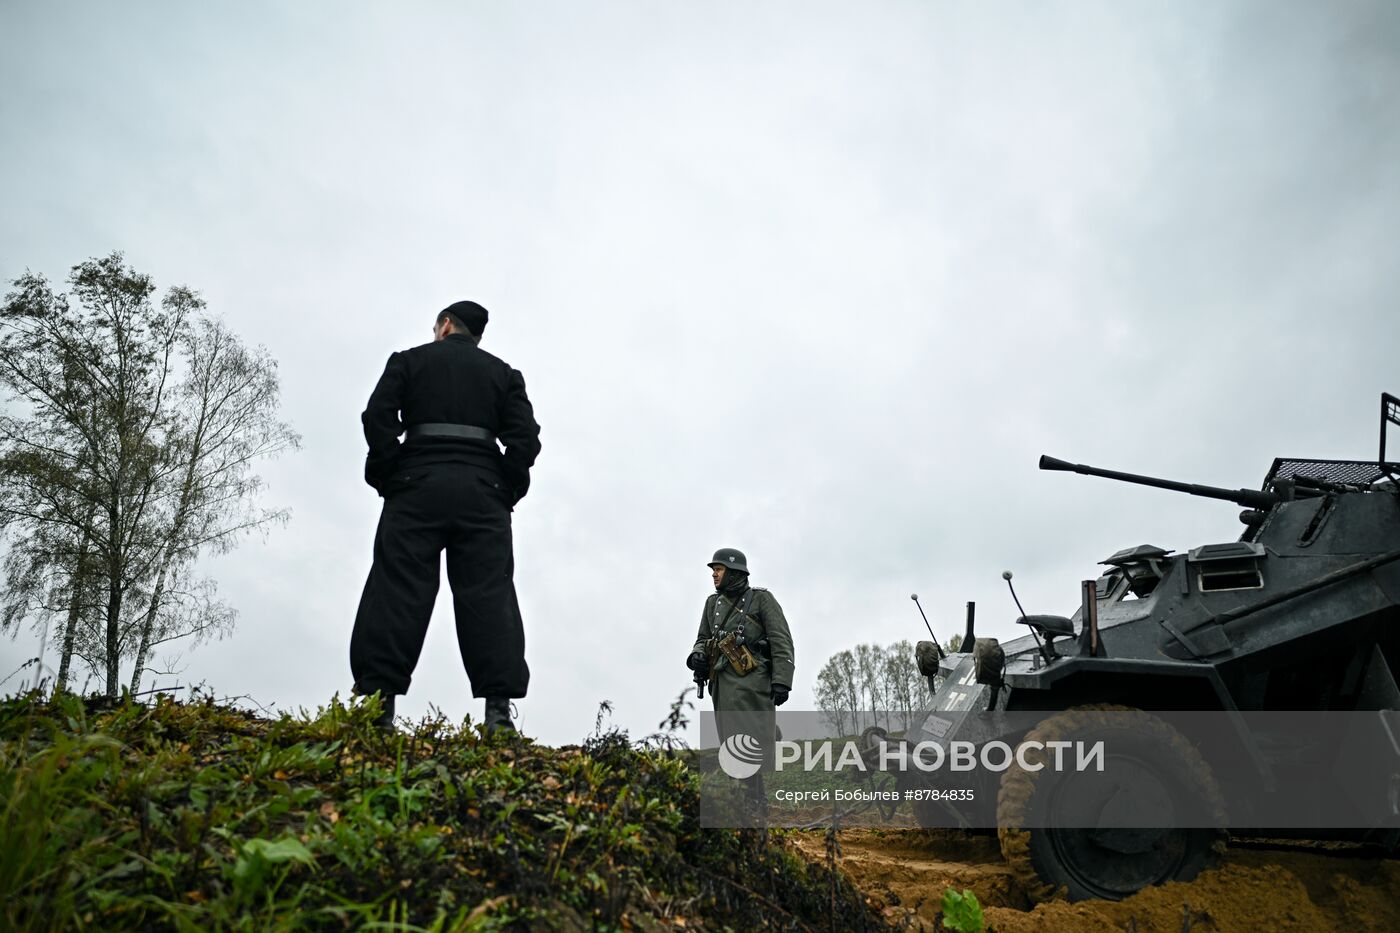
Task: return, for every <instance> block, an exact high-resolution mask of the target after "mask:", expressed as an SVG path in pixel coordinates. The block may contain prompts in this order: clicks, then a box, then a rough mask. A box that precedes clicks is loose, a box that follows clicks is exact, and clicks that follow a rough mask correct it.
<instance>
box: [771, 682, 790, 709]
mask: <svg viewBox="0 0 1400 933" xmlns="http://www.w3.org/2000/svg"><path fill="white" fill-rule="evenodd" d="M772 692H773V705H774V706H782V705H783V704H784V703H786V702H787V698H788V694H789V693H791V692H792V688H791V687H788V686H787V685H786V684H774V685H773V687H772Z"/></svg>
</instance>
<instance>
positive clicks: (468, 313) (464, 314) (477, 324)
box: [438, 301, 489, 337]
mask: <svg viewBox="0 0 1400 933" xmlns="http://www.w3.org/2000/svg"><path fill="white" fill-rule="evenodd" d="M444 314H450V315H452V316H453V317H455V318H456V319H457V320H459V321H461V322H462V323H463V324H465V325H466V326H467V330H469V331H471V332H472V335H473V336H475V337H480V336H481V335H482V333H483V332H485V330H486V319H487V318H488V317H489V315H488V314H487V313H486V309H485V308H483V307H482V306H481V305H479V304H477V303H476V302H475V301H454V302H453V303H452V304H450V305H448V306H447V307H445V308H443V309H442V311H440V312H439V313H438V317H439V319H440V318H441V317H442V315H444Z"/></svg>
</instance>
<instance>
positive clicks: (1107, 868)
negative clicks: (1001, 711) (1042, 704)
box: [997, 705, 1225, 901]
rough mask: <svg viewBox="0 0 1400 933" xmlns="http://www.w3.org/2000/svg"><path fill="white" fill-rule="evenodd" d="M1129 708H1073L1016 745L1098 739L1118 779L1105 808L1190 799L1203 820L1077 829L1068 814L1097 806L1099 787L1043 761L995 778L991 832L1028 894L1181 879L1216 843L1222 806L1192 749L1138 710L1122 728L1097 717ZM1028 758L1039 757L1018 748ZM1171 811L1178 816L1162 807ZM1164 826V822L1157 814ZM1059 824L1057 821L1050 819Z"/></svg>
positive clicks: (1220, 843) (1112, 895)
mask: <svg viewBox="0 0 1400 933" xmlns="http://www.w3.org/2000/svg"><path fill="white" fill-rule="evenodd" d="M1109 711H1117V712H1137V713H1140V711H1138V710H1132V709H1130V708H1129V707H1125V706H1110V705H1094V706H1080V707H1075V708H1074V709H1070V710H1066V711H1064V712H1062V713H1056V714H1054V715H1053V716H1050V717H1049V718H1047V719H1046V720H1045V721H1044V722H1042V723H1041V724H1040V725H1039V726H1037V727H1035V728H1034V729H1032V730H1031V731H1030V732H1028V733H1027V734H1026V736H1025V738H1024V739H1022V743H1023V744H1024V743H1028V742H1039V743H1041V747H1042V748H1043V747H1045V744H1044V743H1047V742H1051V741H1058V740H1064V741H1070V742H1075V741H1086V742H1094V741H1098V740H1101V739H1102V740H1104V743H1105V758H1106V761H1107V767H1108V768H1109V769H1110V770H1111V772H1112V773H1114V774H1117V775H1121V776H1126V779H1125V780H1121V781H1119V782H1117V783H1116V785H1115V786H1116V787H1117V788H1118V791H1117V792H1116V793H1115V799H1114V800H1113V802H1112V804H1111V806H1115V807H1119V808H1121V809H1120V811H1119V812H1128V813H1131V812H1136V811H1135V810H1134V809H1133V808H1134V807H1136V806H1139V805H1141V806H1143V807H1144V808H1145V807H1147V806H1149V805H1150V806H1152V807H1153V808H1154V809H1156V811H1157V812H1159V813H1161V812H1167V813H1169V814H1171V813H1172V804H1171V801H1173V800H1175V801H1190V806H1191V808H1192V810H1193V812H1194V813H1196V814H1205V815H1207V816H1208V819H1207V820H1205V821H1204V822H1208V823H1210V824H1212V825H1210V826H1205V827H1201V826H1200V825H1199V823H1200V822H1202V821H1200V820H1195V821H1190V820H1187V821H1183V822H1186V823H1188V824H1189V823H1191V822H1196V823H1197V824H1198V825H1195V826H1191V825H1187V826H1186V827H1185V828H1174V829H1173V828H1165V829H1164V828H1145V829H1121V828H1115V827H1112V826H1108V827H1099V828H1087V829H1086V828H1078V827H1076V826H1075V825H1074V824H1075V823H1076V822H1078V823H1081V824H1082V823H1083V822H1084V821H1083V819H1076V818H1075V817H1074V814H1076V813H1078V814H1083V813H1085V812H1095V808H1096V807H1100V806H1102V802H1101V797H1100V798H1095V799H1089V797H1088V796H1087V795H1102V793H1103V785H1102V784H1099V785H1097V787H1096V788H1089V782H1087V781H1085V780H1083V779H1082V778H1081V779H1080V780H1078V781H1076V776H1077V775H1076V773H1075V772H1074V771H1072V770H1071V771H1056V770H1054V769H1052V768H1049V767H1043V768H1041V769H1040V770H1038V771H1037V770H1023V769H1021V768H1020V767H1019V766H1018V765H1017V764H1015V763H1013V764H1012V766H1011V767H1010V768H1009V769H1007V771H1006V772H1005V773H1004V774H1003V775H1002V778H1001V787H1000V790H999V792H998V794H997V824H998V830H997V835H998V837H999V838H1000V842H1001V852H1002V856H1003V857H1004V858H1005V859H1006V861H1007V864H1008V865H1009V867H1010V868H1011V869H1012V872H1013V873H1014V874H1015V876H1016V878H1017V880H1018V881H1019V882H1020V884H1021V886H1022V888H1023V889H1024V890H1025V892H1026V894H1027V895H1028V896H1029V897H1030V898H1031V899H1032V900H1033V901H1040V900H1045V899H1047V898H1050V897H1053V896H1055V895H1056V894H1057V893H1060V892H1063V893H1064V894H1065V895H1066V896H1068V897H1069V899H1070V900H1072V901H1077V900H1084V899H1086V898H1104V899H1107V900H1120V899H1122V898H1124V897H1127V896H1129V895H1130V894H1133V893H1134V892H1136V891H1139V890H1141V889H1142V888H1144V887H1147V886H1148V885H1152V884H1162V883H1164V882H1167V881H1189V880H1190V879H1192V878H1194V877H1196V875H1197V874H1199V873H1200V872H1201V870H1202V869H1204V868H1206V867H1207V866H1208V865H1209V864H1211V862H1212V861H1214V859H1215V858H1217V857H1218V856H1219V855H1220V854H1221V853H1222V852H1223V851H1224V847H1225V832H1224V830H1223V829H1220V828H1215V827H1223V826H1224V825H1225V822H1224V820H1225V807H1224V802H1223V799H1222V797H1221V793H1220V787H1219V785H1218V784H1217V783H1216V780H1215V778H1214V776H1213V775H1212V773H1211V770H1210V766H1209V765H1208V764H1206V762H1205V759H1203V758H1202V757H1201V755H1200V753H1199V752H1198V751H1197V750H1196V748H1195V746H1193V745H1192V744H1191V743H1190V742H1189V741H1187V740H1186V738H1185V737H1184V736H1182V735H1181V733H1179V732H1178V731H1177V730H1176V729H1174V728H1172V727H1171V726H1170V725H1168V724H1167V723H1166V722H1164V721H1162V720H1161V719H1158V718H1157V717H1155V716H1148V715H1146V714H1141V713H1140V715H1139V716H1138V717H1134V719H1133V722H1132V723H1131V725H1129V724H1121V725H1114V724H1111V723H1105V721H1104V717H1103V716H1102V715H1097V714H1102V713H1103V712H1109ZM1025 757H1026V760H1027V762H1028V763H1030V764H1035V763H1037V762H1042V763H1043V762H1044V761H1045V760H1046V758H1047V756H1046V755H1045V754H1044V753H1043V752H1041V751H1040V749H1038V748H1037V747H1035V746H1032V748H1029V749H1027V750H1026V756H1025ZM1172 815H1178V814H1172ZM1164 822H1166V823H1168V825H1170V822H1171V821H1170V820H1166V821H1164ZM1057 823H1058V824H1063V825H1061V826H1057V825H1056V824H1057Z"/></svg>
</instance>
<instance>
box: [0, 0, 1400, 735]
mask: <svg viewBox="0 0 1400 933" xmlns="http://www.w3.org/2000/svg"><path fill="white" fill-rule="evenodd" d="M1398 102H1400V6H1397V5H1395V4H1394V3H1388V2H1378V3H1328V4H1322V3H1312V2H1280V0H1268V2H1260V3H1240V2H1179V3H1173V4H1163V3H1127V2H1106V3H1085V2H1075V3H1068V2H1062V3H1044V2H1036V3H1024V4H1021V3H971V2H968V3H930V2H914V3H854V2H846V3H814V2H806V0H804V2H800V3H799V2H792V3H778V2H766V3H747V2H735V3H719V2H705V3H679V2H670V3H658V2H635V3H588V4H579V3H545V2H532V3H512V4H502V3H456V2H454V3H446V2H443V3H435V4H429V3H416V4H413V3H396V4H382V3H379V4H371V3H340V2H337V3H313V2H307V0H298V2H285V3H254V2H242V3H237V4H233V3H226V4H217V5H216V4H210V3H201V4H190V3H180V2H168V3H150V2H145V3H143V2H129V3H121V4H112V3H97V2H94V3H78V2H63V3H50V2H28V0H6V2H4V3H3V4H0V125H3V127H4V142H3V145H0V277H3V279H4V280H5V281H7V282H8V281H9V280H12V279H14V278H15V277H16V276H17V275H19V274H21V273H23V272H24V271H25V270H26V269H28V270H32V271H34V272H38V273H43V274H45V275H47V276H49V277H50V279H51V280H54V281H61V280H62V279H63V278H64V277H65V276H66V274H67V270H68V268H69V267H70V266H72V265H73V264H75V263H77V262H79V261H82V260H84V259H86V258H88V257H92V256H100V255H105V254H106V253H108V252H110V251H112V250H114V249H116V250H122V251H123V252H125V254H126V256H127V259H128V261H129V262H130V263H131V264H132V265H134V266H135V267H136V268H137V269H138V270H140V271H143V272H147V273H149V274H151V275H153V276H154V277H155V279H156V282H157V284H158V286H160V287H161V288H162V290H163V289H164V288H165V287H168V286H170V285H174V284H186V285H189V286H191V287H193V288H195V289H197V290H199V291H201V292H202V293H203V295H204V297H205V298H206V300H207V301H208V303H209V306H210V308H211V309H212V310H213V311H215V312H217V313H218V314H220V315H222V316H223V317H224V318H225V319H226V320H227V321H228V323H229V324H230V325H231V326H232V328H233V329H234V330H235V331H236V332H237V333H238V334H240V335H241V336H242V337H243V338H244V339H245V340H246V341H247V342H249V343H253V344H262V345H265V346H266V347H267V348H268V350H269V351H270V352H271V353H272V355H273V356H274V357H275V358H276V359H277V360H278V361H279V364H280V369H281V374H282V387H283V411H284V415H285V417H286V418H287V420H289V421H290V422H291V423H292V425H293V426H294V427H295V428H296V429H297V430H298V431H300V432H301V434H302V435H303V437H304V449H303V450H302V451H301V452H300V453H298V454H295V455H291V456H287V457H284V458H282V459H280V460H277V461H273V462H268V463H266V464H264V465H263V467H262V469H261V474H262V475H263V477H264V478H265V479H266V481H267V484H268V489H267V492H266V494H265V498H264V502H265V503H266V504H267V505H270V506H286V507H289V508H290V509H291V510H292V520H291V522H290V524H289V525H288V526H287V527H285V528H283V529H279V530H275V531H273V532H272V533H271V534H270V535H269V537H268V539H267V540H266V542H264V541H262V540H260V539H257V538H254V539H251V540H249V541H246V542H245V543H244V544H243V545H242V546H241V547H240V548H239V549H238V550H237V551H236V552H234V553H233V554H231V555H228V556H225V557H220V558H218V559H215V560H210V561H207V562H206V565H205V568H204V569H205V571H206V572H208V573H210V574H211V575H213V576H214V577H215V578H217V580H218V581H219V584H220V592H221V594H222V596H223V598H224V599H225V600H227V601H228V602H229V603H230V604H231V605H233V606H234V607H235V608H236V609H237V610H238V611H239V613H240V617H239V622H238V627H237V630H236V632H235V634H234V635H233V636H232V637H230V638H228V639H226V640H225V641H223V642H218V643H214V644H209V645H205V646H203V647H200V648H198V649H196V650H194V651H193V652H191V653H188V654H186V655H185V657H184V658H183V660H182V662H181V663H182V664H183V665H184V666H185V670H184V672H183V673H182V674H181V675H180V676H179V677H178V678H173V677H162V678H159V679H158V681H157V683H176V682H178V683H181V684H186V685H188V684H192V683H198V682H200V681H204V682H207V683H208V684H209V685H210V686H211V687H212V688H213V689H214V690H215V692H216V693H217V694H218V695H220V696H229V695H248V696H251V697H252V698H254V699H255V700H256V701H257V702H259V703H261V704H263V705H265V706H271V707H277V708H281V709H292V710H295V709H296V708H297V707H299V706H305V707H314V706H316V705H317V704H320V703H324V702H325V701H326V699H327V698H328V697H329V696H330V695H331V694H332V693H334V692H336V691H340V692H341V693H342V694H345V693H347V692H348V690H349V687H350V683H351V681H350V674H349V662H348V642H349V633H350V627H351V623H352V620H353V618H354V615H355V607H356V605H357V603H358V600H359V595H360V590H361V588H362V586H363V584H364V578H365V575H366V573H367V571H368V569H369V564H370V546H371V542H372V538H373V534H374V526H375V522H376V520H377V517H378V512H379V506H380V500H379V499H378V497H377V496H376V495H375V494H374V492H373V491H372V490H370V489H369V488H368V487H367V486H365V485H364V484H363V481H362V478H361V470H362V466H363V461H364V440H363V436H362V434H361V432H360V424H359V413H360V411H361V410H363V408H364V404H365V401H366V399H367V397H368V395H369V392H370V389H371V388H372V387H373V385H374V382H375V380H376V379H377V378H378V376H379V374H380V372H381V371H382V369H383V365H384V361H385V359H386V358H387V357H388V355H389V353H390V352H391V351H393V350H397V349H402V348H405V347H408V346H411V345H414V344H418V343H422V342H424V341H425V340H427V339H429V337H430V334H429V329H430V327H431V325H432V320H433V317H434V314H435V313H436V311H437V310H438V309H440V308H442V307H443V306H444V305H446V304H448V303H450V302H452V301H454V300H457V299H460V298H472V299H475V300H477V301H480V302H481V303H483V304H484V305H486V306H487V307H488V308H489V309H490V311H491V315H492V316H491V324H490V326H489V327H488V329H487V331H486V338H485V341H484V342H483V346H484V348H486V349H488V350H490V351H491V352H493V353H495V354H497V355H499V356H501V357H502V358H504V359H506V360H507V361H509V362H510V363H511V364H512V365H514V366H515V367H517V368H518V369H520V370H521V371H522V372H523V373H524V374H525V378H526V383H527V386H528V388H529V392H530V395H531V398H532V399H533V401H534V403H535V408H536V413H537V416H538V420H539V421H540V423H541V425H542V426H543V434H542V441H543V444H544V451H543V453H542V455H541V456H540V459H539V462H538V464H537V467H536V470H535V473H534V480H533V485H532V488H531V492H530V495H529V497H528V498H527V499H525V500H524V502H522V503H521V505H520V507H519V508H518V509H517V511H516V512H515V534H516V566H517V570H516V584H517V587H518V589H519V591H520V596H521V602H522V606H523V610H524V614H525V620H526V632H527V640H528V653H527V657H528V660H529V663H530V666H531V669H532V671H533V679H532V684H531V690H530V696H529V697H528V698H527V699H526V700H524V701H523V702H521V703H520V711H521V717H520V720H521V722H522V724H523V726H524V728H525V730H526V731H527V732H528V733H530V734H533V735H536V736H538V737H539V738H540V739H541V740H544V741H547V742H551V743H564V742H570V741H577V740H579V739H581V738H582V737H583V736H584V735H585V734H587V732H588V731H589V730H590V729H591V728H592V725H593V719H594V713H595V710H596V708H597V705H598V703H599V701H601V700H604V699H609V700H612V701H613V702H614V704H615V705H616V714H615V717H614V721H615V722H617V723H618V724H620V725H623V726H625V727H627V728H628V729H630V730H631V731H632V732H633V733H634V734H645V733H647V732H650V731H652V729H654V728H655V726H656V724H657V722H658V721H659V720H660V719H661V718H662V716H663V715H664V714H665V712H666V710H667V706H668V703H669V701H670V699H671V698H672V697H673V696H674V695H675V694H676V693H678V692H679V691H680V690H681V689H682V688H683V687H684V686H685V685H686V684H687V683H688V682H689V672H688V671H687V670H686V669H685V668H684V666H683V662H684V658H685V656H686V654H687V652H688V650H689V647H690V644H691V642H692V640H693V639H694V637H695V630H696V626H697V623H698V621H699V614H700V609H701V606H702V603H703V601H704V599H705V596H706V595H707V594H708V593H709V592H710V591H711V588H710V583H709V572H708V570H707V569H706V567H705V563H706V561H707V560H708V559H709V556H710V554H711V553H712V552H713V551H714V550H715V549H716V548H718V547H722V546H733V547H739V548H741V549H743V550H745V551H746V552H747V553H748V555H749V560H750V564H751V567H752V569H753V582H755V583H757V584H759V585H764V586H767V587H769V588H770V589H771V590H772V591H773V593H774V594H775V595H776V596H777V597H778V599H779V600H780V601H781V603H782V605H783V606H784V608H785V609H786V611H787V615H788V619H789V621H790V623H791V626H792V631H793V635H794V638H795V641H796V650H797V678H796V679H797V683H796V684H795V685H794V691H793V700H792V704H791V706H790V708H793V707H795V708H810V706H811V704H812V684H813V681H814V678H815V675H816V673H817V670H818V669H819V667H820V666H821V664H822V663H823V662H824V661H825V659H826V658H827V657H828V656H829V655H831V654H832V653H833V652H835V651H837V650H840V649H842V648H845V647H849V646H851V645H853V644H855V643H857V642H860V641H876V642H881V643H888V642H892V641H895V640H898V639H903V638H908V639H911V640H914V639H917V638H918V637H919V635H920V634H921V633H923V626H922V623H921V622H920V620H919V617H918V614H917V612H916V610H915V609H914V607H913V605H912V604H911V603H910V601H909V594H910V593H911V592H916V591H917V592H918V593H919V594H920V596H921V599H922V601H923V604H924V606H925V608H926V609H927V610H928V612H929V614H930V616H931V617H932V618H933V619H934V621H935V625H936V626H937V628H938V629H939V630H940V631H939V634H940V636H942V637H946V636H947V635H949V634H951V633H953V632H954V631H959V630H961V628H962V616H963V606H964V603H965V602H966V601H967V600H976V601H977V603H978V613H979V616H978V617H979V620H980V623H981V625H980V634H991V635H996V636H999V637H1002V638H1006V637H1010V636H1013V635H1015V634H1017V633H1018V632H1017V629H1018V628H1019V627H1018V626H1015V625H1013V624H1012V623H1013V620H1014V618H1015V616H1016V612H1015V607H1014V606H1013V605H1012V604H1011V601H1010V598H1009V597H1008V596H1007V594H1006V588H1005V585H1004V584H1003V583H1002V580H1001V577H1000V573H1001V571H1002V570H1003V569H1007V568H1009V569H1012V570H1014V571H1015V572H1016V575H1017V576H1016V580H1017V583H1018V590H1019V592H1020V596H1021V599H1022V602H1023V603H1025V604H1026V608H1027V611H1030V612H1065V613H1067V612H1069V611H1072V610H1073V609H1074V608H1075V606H1076V605H1077V604H1078V582H1079V581H1080V580H1082V579H1085V578H1089V577H1093V576H1096V575H1097V572H1098V568H1096V566H1095V565H1096V562H1098V561H1099V560H1102V559H1103V558H1104V557H1106V556H1108V555H1109V554H1110V553H1112V552H1113V551H1115V550H1117V549H1119V548H1122V547H1127V546H1130V545H1136V544H1141V543H1149V542H1150V543H1153V544H1157V545H1160V546H1163V547H1167V548H1172V549H1177V550H1182V549H1185V548H1188V547H1191V546H1194V545H1198V544H1204V543H1213V542H1219V541H1228V540H1233V539H1234V538H1235V537H1237V536H1238V533H1239V527H1240V526H1239V525H1238V523H1237V521H1236V520H1235V514H1236V512H1237V511H1238V509H1237V507H1235V506H1232V505H1229V504H1226V503H1214V502H1209V501H1205V500H1195V499H1191V498H1189V497H1183V496H1177V495H1174V494H1171V493H1167V492H1162V491H1158V490H1151V489H1142V488H1136V487H1129V486H1122V485H1119V484H1114V483H1110V482H1108V481H1104V480H1096V479H1092V478H1088V477H1082V476H1075V475H1073V474H1060V473H1041V472H1038V471H1037V470H1036V460H1037V457H1038V456H1039V455H1040V454H1041V453H1049V454H1052V455H1054V456H1058V457H1062V458H1064V459H1070V460H1074V461H1078V462H1087V463H1094V464H1098V465H1102V466H1107V467H1111V468H1117V469H1121V470H1127V471H1133V472H1143V473H1155V474H1160V475H1165V476H1169V477H1174V478H1179V479H1183V480H1189V481H1192V482H1199V483H1206V484H1211V485H1218V486H1229V487H1232V488H1234V487H1238V486H1255V485H1258V483H1259V482H1260V481H1261V480H1262V478H1263V475H1264V473H1265V471H1266V470H1267V468H1268V466H1269V464H1270V462H1271V460H1272V458H1273V457H1275V456H1278V455H1293V456H1314V457H1358V458H1365V457H1372V456H1374V453H1375V445H1376V423H1377V406H1378V399H1379V394H1380V392H1382V391H1386V390H1388V391H1391V392H1397V393H1400V372H1397V371H1396V356H1397V350H1400V315H1398V314H1397V312H1398V311H1400V306H1397V295H1400V287H1398V286H1400V261H1397V252H1396V249H1397V243H1400V176H1397V169H1396V166H1400V105H1398ZM1397 450H1400V441H1397V442H1396V444H1395V445H1393V447H1392V453H1395V452H1396V451H1397ZM444 590H445V586H444ZM36 641H37V640H36V639H35V638H34V637H33V636H32V635H30V634H28V633H26V634H24V635H22V636H21V637H20V638H18V639H17V640H10V639H9V638H4V639H2V640H0V678H3V677H5V676H7V675H9V673H10V672H11V671H12V670H14V669H15V668H16V667H18V666H19V665H20V664H21V663H22V662H23V661H24V659H25V658H28V657H32V656H33V655H34V653H35V646H36ZM455 641H456V636H455V632H454V631H453V628H452V623H451V612H450V599H449V596H448V594H447V593H446V592H445V591H444V593H443V594H442V595H441V597H440V599H439V602H438V607H437V611H436V614H435V616H434V620H433V626H432V628H431V631H430V634H429V637H428V644H427V647H426V649H425V652H424V656H423V660H422V662H421V663H420V665H419V668H418V672H417V675H416V677H415V680H414V684H413V687H412V689H411V691H410V693H409V694H408V695H407V696H406V697H405V698H403V699H401V700H400V711H401V712H402V713H405V714H408V715H414V716H416V715H418V714H421V713H422V712H424V711H425V710H426V708H427V706H428V704H429V703H432V704H435V705H436V706H438V707H439V708H441V709H442V710H444V711H445V712H447V713H448V714H449V715H451V716H453V717H454V718H456V717H460V716H462V715H463V714H465V713H467V712H471V714H472V715H473V716H475V717H479V715H480V702H479V701H472V700H471V699H470V693H469V690H468V688H467V685H466V680H465V675H464V674H463V673H462V670H461V666H460V661H459V659H458V657H457V649H456V644H455ZM50 660H52V659H50ZM124 676H126V675H125V674H124ZM81 681H82V677H81V675H80V677H79V683H80V684H81ZM17 684H18V678H15V679H12V680H11V681H9V683H7V684H5V685H4V686H3V687H0V692H8V691H10V690H12V689H13V688H15V687H16V686H17ZM707 702H708V701H707Z"/></svg>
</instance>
